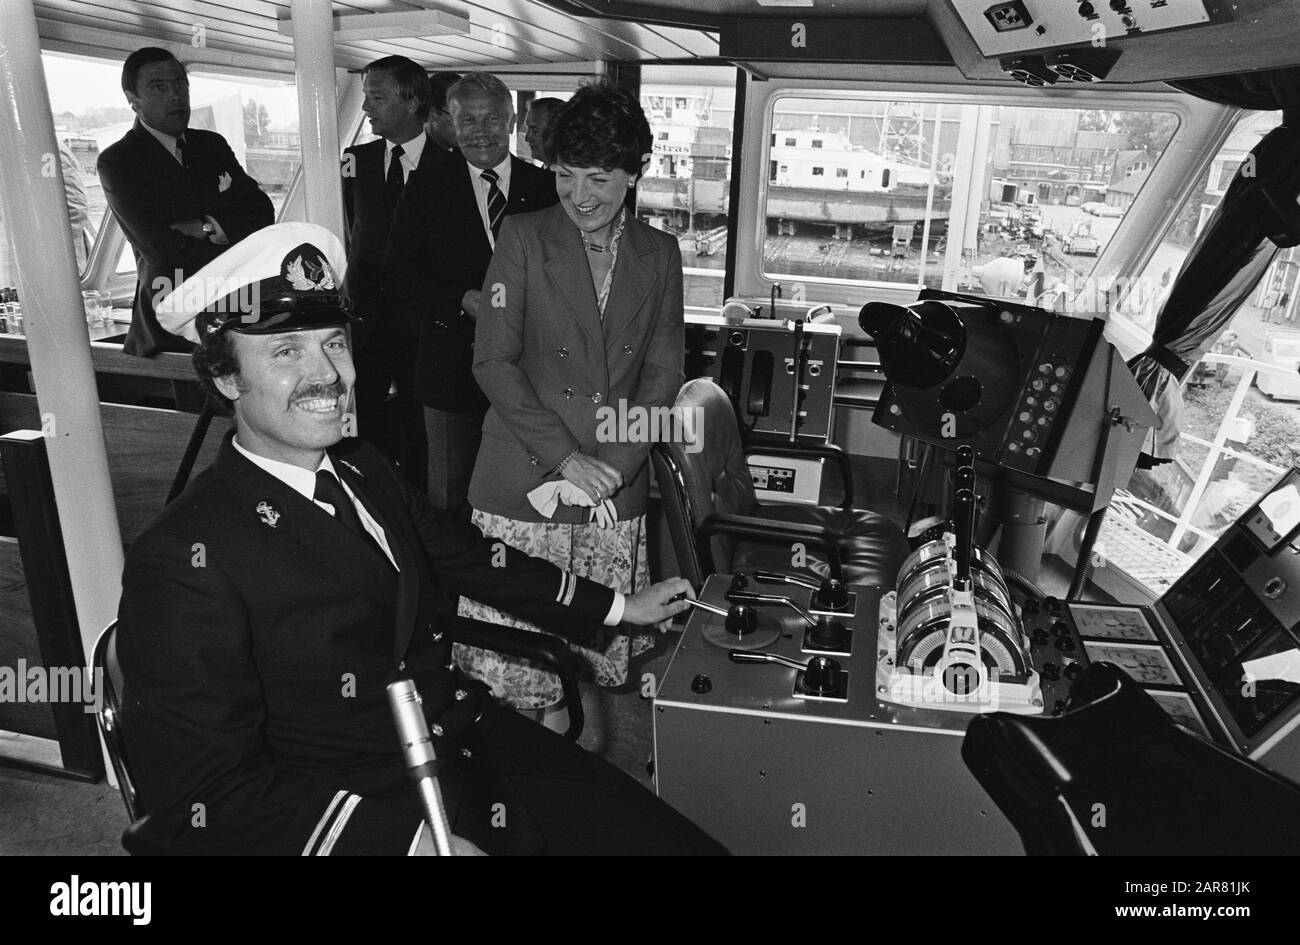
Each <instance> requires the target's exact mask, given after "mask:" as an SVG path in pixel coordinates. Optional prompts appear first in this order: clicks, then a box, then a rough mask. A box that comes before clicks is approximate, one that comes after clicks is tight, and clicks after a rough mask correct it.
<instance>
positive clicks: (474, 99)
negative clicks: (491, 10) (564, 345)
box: [390, 73, 557, 515]
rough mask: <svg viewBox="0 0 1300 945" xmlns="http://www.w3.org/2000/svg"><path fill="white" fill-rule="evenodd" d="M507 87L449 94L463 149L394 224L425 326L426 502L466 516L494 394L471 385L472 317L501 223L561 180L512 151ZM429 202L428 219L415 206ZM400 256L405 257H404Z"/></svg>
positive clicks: (481, 84)
mask: <svg viewBox="0 0 1300 945" xmlns="http://www.w3.org/2000/svg"><path fill="white" fill-rule="evenodd" d="M512 101H513V97H512V96H511V94H510V90H509V89H508V88H506V86H505V84H504V83H503V82H502V81H501V80H500V79H498V78H496V77H495V76H493V75H489V74H487V73H471V74H469V75H467V76H465V77H464V78H463V79H461V80H460V81H459V82H457V83H456V84H455V85H453V86H452V87H451V89H450V91H449V92H448V93H447V102H448V109H449V111H450V113H451V117H452V121H453V123H454V124H455V127H456V142H457V146H458V148H459V151H458V152H457V153H453V154H452V155H451V157H450V159H449V161H448V163H447V164H446V165H445V166H444V165H442V164H439V165H438V167H437V168H436V169H435V173H431V174H424V173H423V172H421V173H420V174H419V175H417V177H418V185H417V181H416V178H412V180H411V183H410V185H409V187H410V188H411V190H412V191H415V190H416V189H417V186H418V188H419V190H420V191H421V196H420V199H419V200H412V201H410V202H409V203H407V202H404V203H403V205H402V206H400V207H399V208H398V211H397V215H396V218H395V219H394V221H393V239H394V241H395V242H396V243H397V244H398V245H397V246H396V247H395V248H394V252H393V253H391V254H390V267H392V268H394V269H395V270H396V271H395V272H394V273H393V275H394V278H397V277H399V276H403V275H405V274H407V273H409V274H411V275H413V276H416V277H418V278H408V279H406V280H405V281H406V282H407V283H408V290H409V291H407V292H406V293H405V296H404V298H403V300H402V302H401V305H402V306H403V307H404V309H406V310H408V311H410V312H412V313H414V314H415V317H418V318H419V319H420V322H421V328H420V346H419V353H418V360H417V363H416V370H415V395H416V397H417V398H418V399H419V400H420V402H421V403H423V404H424V406H425V411H424V417H425V435H426V438H427V440H428V457H429V498H430V500H431V501H432V502H433V504H434V506H435V507H437V508H441V509H451V510H454V511H456V512H458V513H463V514H465V515H468V514H469V503H468V498H467V495H468V491H469V480H470V476H471V475H472V474H473V471H474V459H475V457H476V456H477V455H478V446H479V441H480V439H481V437H482V426H483V415H484V414H485V413H486V412H487V406H488V403H487V398H486V397H484V396H483V392H482V391H481V390H480V389H479V386H478V383H477V382H476V381H475V380H474V372H473V363H474V319H475V317H476V316H477V314H478V311H479V306H480V300H479V297H480V292H479V290H480V288H481V287H482V285H483V276H484V275H485V274H486V272H487V266H488V262H489V261H490V260H491V258H492V248H493V245H494V244H495V240H496V233H497V232H498V231H499V230H500V228H501V221H502V220H503V219H504V218H505V217H506V216H508V215H510V214H514V213H528V212H530V211H533V210H542V209H544V208H546V207H549V206H552V205H553V204H555V202H556V200H557V198H556V195H555V177H554V175H552V174H551V173H550V172H549V171H545V170H542V169H541V168H539V167H536V166H535V165H533V164H530V163H528V162H527V161H523V160H520V159H519V158H516V157H513V156H511V154H510V133H511V130H512V129H513V127H514V120H515V114H514V106H513V104H512ZM425 206H432V207H433V208H434V212H433V214H432V216H431V217H429V218H426V217H424V216H423V215H422V214H420V213H418V212H416V208H421V207H425ZM399 253H400V256H399V255H398V254H399Z"/></svg>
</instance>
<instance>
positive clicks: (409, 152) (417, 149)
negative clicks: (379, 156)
mask: <svg viewBox="0 0 1300 945" xmlns="http://www.w3.org/2000/svg"><path fill="white" fill-rule="evenodd" d="M428 140H429V136H428V135H426V134H425V133H424V132H423V131H421V132H420V133H419V134H418V135H416V136H415V137H414V138H412V139H411V140H410V141H404V142H402V163H403V164H405V165H406V166H407V167H409V168H410V169H411V170H415V168H417V167H419V166H420V155H421V154H423V153H424V145H425V142H427V141H428ZM393 147H394V142H392V141H389V140H388V139H387V138H385V139H384V166H385V167H387V166H388V161H389V158H390V156H391V155H392V153H393Z"/></svg>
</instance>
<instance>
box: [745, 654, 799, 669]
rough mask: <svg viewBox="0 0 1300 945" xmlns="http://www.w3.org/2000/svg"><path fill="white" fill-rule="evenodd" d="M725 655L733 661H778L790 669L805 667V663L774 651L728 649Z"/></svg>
mask: <svg viewBox="0 0 1300 945" xmlns="http://www.w3.org/2000/svg"><path fill="white" fill-rule="evenodd" d="M727 656H728V657H730V658H731V661H732V662H733V663H779V664H781V665H782V666H789V667H790V668H791V669H807V668H808V664H807V663H801V662H799V660H793V659H791V658H790V657H788V656H780V655H779V654H776V653H759V652H757V651H755V650H728V651H727Z"/></svg>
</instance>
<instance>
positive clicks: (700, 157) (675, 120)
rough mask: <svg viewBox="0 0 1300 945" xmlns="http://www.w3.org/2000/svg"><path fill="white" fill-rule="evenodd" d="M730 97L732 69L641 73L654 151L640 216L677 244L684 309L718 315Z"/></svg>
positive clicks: (645, 69) (667, 69) (732, 104)
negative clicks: (674, 238)
mask: <svg viewBox="0 0 1300 945" xmlns="http://www.w3.org/2000/svg"><path fill="white" fill-rule="evenodd" d="M735 93H736V88H735V70H733V69H727V68H716V67H680V66H678V67H674V66H646V67H643V69H642V71H641V106H642V108H644V109H645V113H646V118H647V119H649V121H650V127H651V129H652V130H653V131H654V133H655V143H654V152H653V154H652V155H651V160H650V168H649V170H648V171H647V173H646V176H645V178H644V179H643V180H642V181H641V183H640V184H639V185H638V187H637V216H638V217H639V218H640V219H642V220H644V221H646V222H647V223H649V224H650V225H651V226H654V227H656V228H658V229H661V230H664V231H665V232H668V233H672V234H674V235H676V236H677V239H678V244H679V245H680V246H681V250H682V264H683V267H684V273H683V289H684V292H685V296H686V304H687V305H688V306H701V307H708V308H713V309H717V308H719V307H721V305H722V302H723V298H722V285H723V276H724V267H725V263H726V255H727V253H726V251H727V206H728V195H729V190H730V186H731V131H732V127H733V124H734V121H735V111H736V94H735ZM670 106H671V107H670Z"/></svg>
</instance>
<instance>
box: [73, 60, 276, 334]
mask: <svg viewBox="0 0 1300 945" xmlns="http://www.w3.org/2000/svg"><path fill="white" fill-rule="evenodd" d="M122 91H123V92H125V93H126V99H127V101H128V102H129V103H130V104H131V108H132V110H133V111H134V112H135V113H136V122H135V127H133V128H132V129H131V130H130V131H128V132H127V133H126V135H125V137H123V138H122V140H121V141H118V142H117V143H116V144H113V145H111V146H110V147H108V148H107V149H106V150H105V151H104V152H103V154H101V155H100V156H99V164H98V168H99V180H100V182H101V183H102V184H103V185H104V196H105V198H106V199H107V201H108V206H109V208H110V209H111V210H112V211H113V215H114V216H115V217H117V222H118V223H119V225H121V227H122V230H123V232H125V233H126V238H127V239H128V240H129V241H130V242H131V248H132V249H133V250H135V265H136V290H135V304H134V306H133V310H132V315H131V327H130V329H129V330H128V331H127V334H126V344H125V345H124V346H123V350H125V351H126V353H127V354H136V355H140V356H142V357H152V356H153V355H155V354H157V353H158V352H159V351H189V350H190V349H191V348H192V347H193V346H192V345H191V344H190V343H189V342H187V341H185V340H184V339H182V338H178V337H177V336H176V335H173V334H171V333H170V332H167V331H164V330H163V329H162V328H160V327H159V325H158V320H157V318H156V317H155V316H154V306H155V304H156V303H157V302H158V301H160V300H161V299H162V298H163V297H164V296H166V294H167V293H168V292H170V291H172V290H173V289H174V288H176V286H178V285H179V284H180V283H181V282H183V281H184V280H185V279H186V278H188V277H189V276H190V275H191V274H192V273H194V272H196V271H197V270H198V269H200V268H202V267H203V266H205V265H207V264H208V263H209V262H211V261H212V260H213V259H215V258H217V256H219V255H221V253H223V252H225V250H226V249H227V248H229V246H230V245H231V244H232V243H237V242H239V240H241V239H243V238H244V237H245V236H247V235H248V234H249V233H252V232H253V231H254V230H259V229H261V228H262V227H264V226H269V225H270V224H271V223H273V222H274V221H275V208H274V207H273V206H272V205H271V200H270V198H269V197H267V196H266V194H264V193H262V191H261V188H259V187H258V185H257V181H255V180H253V179H252V178H251V177H249V176H248V175H247V174H246V173H244V169H243V168H242V167H240V166H239V161H238V160H236V159H235V155H234V152H232V151H231V150H230V145H228V144H227V143H226V139H225V138H223V137H221V135H219V134H217V133H216V132H212V131H201V130H199V129H196V128H189V127H188V126H189V122H190V85H189V79H188V78H187V77H186V74H185V67H184V66H182V65H181V64H180V62H178V61H177V60H176V57H174V56H173V55H172V54H171V53H170V52H168V51H167V50H165V49H159V48H157V47H153V46H148V47H145V48H144V49H137V50H136V51H135V52H133V53H132V54H131V55H130V56H128V57H127V58H126V62H125V63H123V65H122Z"/></svg>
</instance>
